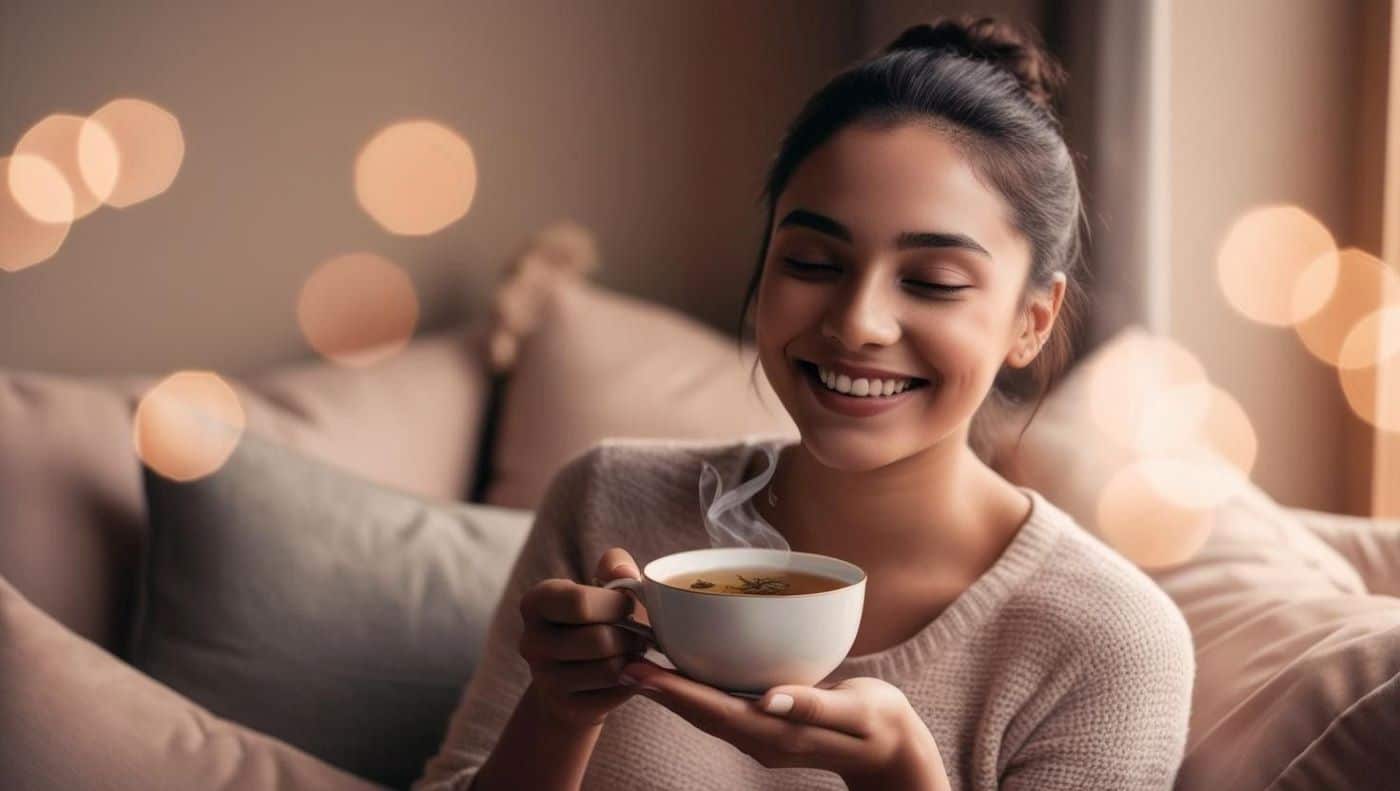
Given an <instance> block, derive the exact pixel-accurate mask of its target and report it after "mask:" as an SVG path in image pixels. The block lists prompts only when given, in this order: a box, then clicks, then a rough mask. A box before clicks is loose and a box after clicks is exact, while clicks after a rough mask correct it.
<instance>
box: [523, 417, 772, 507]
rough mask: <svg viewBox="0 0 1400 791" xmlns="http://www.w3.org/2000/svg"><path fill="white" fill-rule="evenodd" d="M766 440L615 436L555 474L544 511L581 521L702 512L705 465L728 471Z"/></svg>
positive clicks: (544, 503) (573, 458) (576, 456)
mask: <svg viewBox="0 0 1400 791" xmlns="http://www.w3.org/2000/svg"><path fill="white" fill-rule="evenodd" d="M766 436H767V435H749V436H745V437H742V438H737V439H734V438H731V439H674V438H660V439H657V438H640V437H610V438H608V439H604V440H602V441H600V442H597V443H595V444H593V445H591V446H590V447H588V448H586V449H584V450H583V451H581V452H579V453H577V454H575V455H574V456H573V457H571V458H570V459H569V460H568V461H567V462H565V463H564V464H563V465H562V466H561V467H560V468H559V469H558V470H557V471H556V472H555V473H554V476H553V478H552V479H551V481H550V484H549V486H548V488H547V491H546V493H545V496H544V499H543V501H542V503H541V509H542V510H561V509H567V510H568V511H569V512H570V513H571V515H572V516H573V517H574V518H575V519H576V520H577V519H586V518H590V517H604V518H606V519H608V520H612V521H616V520H619V519H621V520H623V521H626V520H627V519H628V518H629V517H631V516H636V515H640V514H646V515H648V516H651V517H655V516H659V515H663V514H666V515H675V514H676V513H677V512H679V511H685V510H687V509H693V508H698V505H697V504H698V492H699V490H698V485H699V474H700V471H701V469H702V468H703V465H704V464H705V463H708V464H712V465H715V466H717V467H723V468H728V467H730V466H731V465H732V463H734V462H736V461H737V460H738V458H739V457H740V456H741V455H742V454H743V453H744V452H745V451H746V450H747V449H748V448H749V447H751V445H752V443H754V442H760V441H763V440H764V439H766Z"/></svg>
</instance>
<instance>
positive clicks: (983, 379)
mask: <svg viewBox="0 0 1400 791" xmlns="http://www.w3.org/2000/svg"><path fill="white" fill-rule="evenodd" d="M915 344H916V347H917V348H918V349H919V352H920V356H921V357H923V359H924V360H925V361H926V362H927V364H928V365H929V366H930V367H931V368H932V369H933V370H934V371H936V372H937V373H938V375H939V376H941V377H943V379H944V383H945V384H946V385H947V386H948V387H947V390H948V391H949V392H948V393H947V395H948V396H949V397H959V396H958V395H957V394H959V393H960V394H962V395H966V396H967V397H968V398H975V399H980V398H981V397H982V396H983V395H984V394H985V391H986V389H987V388H990V387H991V383H992V381H993V380H994V379H995V378H996V374H997V371H998V370H999V369H1000V367H1001V362H1002V356H1001V355H1000V354H999V353H998V350H999V347H998V345H997V344H998V339H997V336H996V334H995V331H994V330H993V328H991V327H990V326H988V325H987V323H986V322H984V321H982V320H981V318H980V317H979V316H978V315H977V314H976V313H975V312H973V311H968V312H966V313H963V314H961V315H955V314H953V313H948V314H945V315H942V316H939V317H937V319H936V320H933V319H931V320H929V321H928V322H926V323H925V324H924V326H922V327H920V329H919V331H918V337H917V338H916V340H915ZM970 391H980V392H970Z"/></svg>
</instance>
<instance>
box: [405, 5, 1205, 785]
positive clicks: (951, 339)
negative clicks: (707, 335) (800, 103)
mask: <svg viewBox="0 0 1400 791" xmlns="http://www.w3.org/2000/svg"><path fill="white" fill-rule="evenodd" d="M1061 78H1062V75H1061V72H1060V71H1059V68H1058V67H1057V66H1056V65H1055V64H1054V62H1053V61H1052V60H1050V58H1049V57H1048V56H1047V55H1046V54H1045V52H1044V51H1043V50H1042V49H1041V48H1040V46H1039V44H1038V43H1037V42H1036V40H1035V38H1034V36H1033V35H1031V34H1029V33H1027V32H1024V31H1020V30H1017V29H1015V28H1012V27H1010V26H1008V25H1005V24H1003V23H999V22H996V21H994V20H991V19H981V20H969V19H963V20H948V21H943V22H940V23H939V24H937V25H919V26H916V27H913V28H910V29H908V30H906V31H905V32H904V33H903V34H902V35H900V36H899V37H898V38H897V39H896V40H895V41H894V42H893V43H891V44H890V45H889V46H888V47H886V48H885V49H884V50H883V51H881V52H879V53H876V54H875V55H873V56H872V57H870V58H868V59H866V60H864V61H862V62H860V63H857V64H855V65H854V66H852V67H850V68H849V69H847V70H845V71H843V72H842V73H840V74H838V75H837V76H836V77H835V78H833V79H832V80H831V82H830V83H828V84H827V85H826V86H825V87H823V88H822V89H821V90H820V91H818V92H817V93H816V94H815V95H814V96H813V97H812V98H811V99H810V100H809V101H808V103H807V104H806V105H805V106H804V107H803V109H802V111H801V113H800V114H799V115H798V117H797V119H796V120H795V121H794V122H793V124H792V126H791V127H790V128H789V130H788V132H787V135H786V137H785V138H784V139H783V141H782V146H781V149H780V151H779V153H778V156H777V157H776V159H775V160H774V163H773V166H772V169H771V170H770V172H769V174H768V179H767V182H766V187H765V191H764V193H763V200H764V202H765V207H766V210H767V226H766V227H767V231H768V232H767V234H766V236H765V238H764V242H763V247H762V250H761V251H760V254H759V257H758V267H757V270H756V271H755V272H754V275H753V278H752V279H751V281H750V283H749V289H748V294H747V296H746V299H745V306H744V314H743V321H741V323H740V339H741V340H743V339H744V333H745V331H746V330H748V329H749V322H750V320H751V322H752V330H753V334H754V339H755V341H756V346H757V348H758V352H759V355H758V364H760V365H762V367H763V370H764V374H765V375H766V376H767V377H768V380H769V382H770V383H771V384H772V386H773V389H774V392H775V393H776V394H777V396H778V398H779V399H780V400H781V401H782V404H783V407H784V408H785V409H786V410H787V412H788V413H789V414H790V415H791V416H792V419H793V422H794V423H795V424H796V425H797V427H798V429H799V431H800V432H801V439H800V441H795V442H794V441H792V440H791V439H790V438H776V439H775V438H755V437H746V438H744V439H743V440H741V441H737V442H712V443H699V444H696V443H694V442H676V443H673V444H667V443H655V442H651V443H643V444H636V443H629V442H627V441H621V442H611V443H606V444H603V445H601V446H598V447H595V448H593V449H592V450H590V451H588V452H587V453H585V454H583V455H582V456H579V457H576V458H575V459H574V460H573V461H572V462H570V463H569V464H568V465H567V466H566V467H565V468H564V469H563V470H561V471H560V472H559V473H558V474H557V475H556V477H555V479H554V481H553V482H552V483H551V486H550V490H549V493H548V494H547V495H546V497H545V501H544V503H543V504H542V505H541V507H540V509H539V513H538V515H537V519H536V522H535V526H534V528H533V530H532V532H531V535H530V537H529V539H528V540H527V542H526V545H525V547H524V549H523V550H522V552H521V556H520V560H519V561H518V562H517V567H516V568H515V570H514V572H513V573H512V575H511V582H510V584H509V585H508V587H507V589H506V592H505V594H504V596H503V599H502V607H501V609H500V610H499V611H498V612H497V617H496V620H495V622H494V623H493V625H492V634H491V636H490V637H489V638H488V641H487V645H486V649H485V656H484V658H483V660H482V663H481V665H480V666H479V668H478V670H477V673H476V674H475V675H474V676H473V678H472V681H471V685H470V686H469V688H468V689H467V691H466V693H465V695H464V697H463V700H462V703H461V705H460V706H459V707H458V709H457V712H456V713H455V714H454V716H453V718H452V722H451V725H450V727H449V730H448V733H447V736H446V738H445V739H444V742H443V746H442V749H441V751H440V752H439V754H438V756H437V757H436V758H434V759H433V760H432V761H431V762H430V763H429V764H428V766H427V767H426V772H425V776H424V777H423V778H422V779H421V780H420V781H419V783H418V784H417V785H416V788H417V789H418V790H419V791H427V790H428V789H462V788H466V787H468V786H470V787H471V788H473V789H476V791H482V790H483V789H494V788H526V787H528V788H561V789H562V788H578V787H580V786H582V787H585V788H621V787H629V788H639V787H646V788H700V787H706V788H709V787H720V788H772V789H779V788H782V789H787V788H795V787H801V788H831V789H838V788H858V789H859V788H909V789H950V788H966V789H1051V790H1052V791H1053V790H1054V789H1065V791H1068V790H1069V789H1074V790H1075V791H1085V790H1086V789H1088V790H1092V789H1121V788H1133V789H1167V788H1170V787H1171V786H1172V782H1173V778H1174V776H1175V773H1176V770H1177V766H1178V764H1179V762H1180V760H1181V756H1182V750H1183V747H1184V745H1185V739H1186V725H1187V716H1188V713H1189V707H1190V700H1191V697H1190V691H1191V681H1192V677H1193V673H1194V660H1193V658H1192V652H1191V642H1190V635H1189V633H1188V632H1187V629H1186V625H1185V622H1184V621H1183V619H1182V617H1181V615H1180V613H1179V612H1178V611H1177V610H1176V608H1175V607H1174V606H1173V605H1172V604H1171V602H1170V601H1169V600H1168V599H1167V598H1166V596H1165V595H1164V594H1163V593H1162V592H1161V591H1160V590H1158V589H1157V588H1156V587H1155V586H1154V585H1153V583H1152V582H1151V581H1150V580H1148V579H1147V577H1145V576H1144V575H1143V574H1142V573H1141V572H1139V571H1138V570H1137V569H1136V568H1134V567H1133V566H1132V565H1131V564H1130V563H1128V562H1127V561H1126V560H1125V559H1124V558H1122V557H1120V556H1118V555H1116V554H1114V553H1113V552H1112V551H1111V550H1109V549H1108V548H1107V547H1105V546H1104V545H1103V544H1101V543H1099V542H1097V541H1096V540H1094V539H1093V538H1091V537H1090V536H1089V535H1088V534H1087V533H1085V532H1084V531H1083V530H1082V529H1081V528H1080V527H1079V526H1078V525H1077V524H1076V523H1075V522H1074V521H1073V519H1072V518H1070V517H1069V516H1068V515H1067V514H1066V513H1065V512H1063V511H1062V510H1060V509H1059V508H1058V507H1056V506H1055V505H1054V504H1052V503H1050V502H1049V501H1047V500H1046V499H1045V498H1044V497H1043V496H1041V495H1040V494H1039V493H1038V492H1036V491H1034V490H1032V489H1029V488H1026V487H1019V486H1014V485H1012V484H1011V483H1009V482H1008V481H1006V480H1005V479H1003V478H1001V477H1000V476H999V475H998V474H997V473H996V472H995V471H994V470H993V469H992V468H991V467H990V466H989V465H988V463H987V462H988V457H989V455H990V453H989V451H990V447H991V439H992V437H993V434H994V432H995V429H996V421H997V419H998V418H999V415H997V414H996V413H997V410H998V409H999V408H1000V407H1002V406H1003V405H1006V404H1019V403H1022V402H1024V401H1027V400H1029V399H1030V398H1032V397H1037V396H1042V397H1043V394H1044V392H1045V390H1046V388H1047V387H1048V385H1049V384H1050V381H1051V379H1052V378H1053V377H1054V376H1055V375H1056V374H1057V373H1058V372H1059V370H1060V369H1061V368H1062V367H1063V365H1064V364H1065V362H1066V360H1067V359H1068V357H1069V354H1070V346H1069V338H1070V336H1071V326H1070V325H1071V324H1072V321H1073V319H1074V318H1075V306H1076V305H1077V304H1078V302H1079V299H1080V295H1081V292H1080V290H1079V286H1078V284H1077V269H1078V266H1079V258H1080V230H1079V228H1080V223H1081V222H1082V215H1083V209H1082V205H1081V201H1080V193H1079V186H1078V181H1077V179H1076V175H1075V170H1074V165H1073V160H1072V158H1071V156H1070V153H1069V151H1068V149H1067V147H1066V145H1065V142H1064V140H1063V138H1062V137H1061V135H1060V132H1059V125H1058V122H1057V121H1056V119H1055V115H1054V112H1053V109H1052V104H1051V96H1052V93H1053V91H1054V90H1055V88H1056V87H1057V86H1058V84H1059V82H1060V80H1061ZM750 308H752V312H750ZM774 456H776V458H777V462H776V466H775V467H773V468H772V469H771V470H763V469H762V467H761V465H762V464H763V459H765V458H771V457H774ZM711 467H713V469H715V470H717V471H719V473H720V475H721V477H722V478H723V483H724V484H727V485H728V486H727V487H726V488H730V489H731V491H732V489H733V488H734V487H738V486H741V485H743V484H745V483H748V484H749V486H748V489H749V490H751V491H752V494H750V495H749V496H750V497H754V499H753V501H752V502H753V504H754V505H755V506H756V509H755V512H754V513H755V514H756V516H757V517H758V518H759V519H760V520H762V521H763V522H766V523H767V524H768V526H770V527H771V528H772V529H773V530H775V531H777V532H778V533H779V534H781V536H782V538H783V539H784V540H785V541H786V542H787V544H788V546H789V548H790V549H792V550H794V551H799V552H808V553H814V554H816V555H824V556H829V557H833V558H838V559H840V560H843V561H846V562H849V563H853V564H855V565H856V566H859V567H860V568H861V569H862V570H863V571H864V572H865V573H866V575H867V578H866V581H865V584H866V589H865V594H864V610H863V613H862V615H861V620H860V624H859V628H858V631H857V634H856V636H855V638H854V642H853V644H852V646H851V648H850V652H849V654H848V655H847V656H846V658H845V659H844V660H843V661H842V662H841V664H840V666H839V667H838V668H837V669H836V670H835V671H833V672H832V673H831V674H830V675H829V676H828V677H827V678H826V679H824V680H823V681H821V682H820V683H818V684H817V685H816V686H804V685H800V684H783V685H779V686H776V687H772V688H770V689H768V690H767V691H766V692H765V693H764V694H763V696H762V697H761V699H759V700H757V701H747V700H743V699H741V698H738V697H735V696H733V695H730V694H727V693H725V692H724V691H721V690H719V689H716V688H714V687H711V686H709V685H706V684H702V683H700V682H698V681H697V680H695V679H694V678H690V677H687V676H686V675H684V674H681V673H678V672H672V671H671V670H668V669H667V668H665V667H663V666H661V665H658V664H655V663H652V662H650V661H645V660H644V659H643V658H642V656H641V654H642V651H643V649H645V648H646V645H644V644H641V643H639V642H637V636H636V635H635V634H633V633H631V632H628V631H623V630H622V629H621V628H619V627H617V626H615V625H614V624H615V623H616V622H617V621H619V620H620V619H622V618H624V617H625V616H627V615H629V614H631V612H632V610H633V607H634V605H633V603H632V602H631V600H630V599H628V598H627V597H626V596H625V595H624V594H622V593H620V592H618V591H616V590H611V589H606V588H604V587H600V585H602V584H604V583H607V582H610V581H612V580H614V579H617V578H620V577H631V578H634V579H635V578H640V576H641V573H640V568H642V566H643V565H645V564H646V563H648V562H650V561H652V560H654V559H656V558H660V557H664V556H666V555H669V554H672V553H675V552H679V551H683V550H687V549H695V548H697V547H705V546H708V545H709V536H708V535H707V533H706V531H705V529H704V524H705V523H704V514H703V513H702V512H701V509H700V508H699V507H697V503H696V502H695V500H694V497H695V491H696V475H697V473H698V472H700V471H703V470H707V469H709V468H711ZM760 472H762V474H765V475H768V476H769V478H768V482H767V492H766V495H765V496H763V497H756V496H755V495H757V494H758V492H760V491H762V489H761V488H760V487H762V486H763V485H764V484H763V482H762V481H759V482H757V483H751V482H752V481H754V477H755V475H756V474H758V473H760ZM702 492H703V488H702ZM633 552H635V553H636V555H635V557H634V555H633V554H632V553H633ZM590 583H591V584H590ZM637 620H639V621H642V622H643V623H648V624H649V620H648V617H647V615H646V614H645V613H638V615H637ZM657 633H658V634H661V633H662V632H661V631H658V632H657ZM692 636H693V635H692ZM702 636H703V635H702ZM663 639H664V635H663ZM726 645H730V643H726ZM639 693H640V695H641V697H640V698H639V697H638V694H639ZM721 741H722V742H726V743H727V744H721V743H720V742H721ZM542 755H547V756H549V760H547V761H541V760H539V756H542ZM778 770H782V771H778Z"/></svg>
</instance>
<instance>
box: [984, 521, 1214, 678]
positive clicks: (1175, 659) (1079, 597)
mask: <svg viewBox="0 0 1400 791" xmlns="http://www.w3.org/2000/svg"><path fill="white" fill-rule="evenodd" d="M1043 502H1045V501H1043ZM1047 511H1048V512H1049V513H1047V514H1043V515H1042V516H1043V517H1045V518H1050V519H1053V520H1055V521H1057V522H1058V523H1059V525H1060V526H1061V527H1062V529H1061V530H1060V540H1058V541H1057V542H1056V544H1055V546H1054V548H1053V549H1052V550H1051V552H1050V554H1049V556H1048V557H1047V558H1046V562H1045V563H1044V565H1042V566H1041V568H1040V569H1039V571H1038V573H1037V574H1036V575H1035V576H1034V577H1033V578H1031V579H1030V580H1029V581H1028V583H1027V585H1026V587H1025V589H1024V590H1022V591H1021V592H1020V595H1018V596H1017V597H1016V598H1015V599H1014V600H1013V602H1012V603H1011V606H1012V607H1013V608H1015V609H1016V610H1017V611H1018V614H1019V615H1021V616H1024V617H1025V618H1027V619H1029V620H1031V621H1033V622H1036V623H1039V624H1041V626H1042V629H1043V633H1044V634H1045V635H1046V636H1047V638H1048V639H1050V640H1051V641H1053V642H1054V643H1056V644H1058V646H1059V649H1060V653H1062V654H1071V655H1074V656H1076V657H1077V659H1078V660H1079V662H1080V663H1082V664H1083V665H1084V666H1085V667H1086V669H1087V668H1092V669H1094V670H1096V671H1110V672H1112V673H1113V674H1115V676H1117V677H1122V676H1123V675H1124V674H1128V675H1133V674H1150V675H1159V674H1161V673H1163V672H1164V671H1165V672H1167V673H1168V674H1169V675H1179V676H1184V677H1185V678H1187V679H1188V680H1189V678H1190V677H1191V676H1193V675H1194V652H1193V649H1192V643H1191V632H1190V629H1189V628H1188V627H1187V624H1186V619H1185V618H1184V617H1183V616H1182V614H1181V611H1180V610H1179V609H1178V608H1177V606H1176V604H1174V603H1173V602H1172V600H1171V599H1170V598H1169V597H1168V596H1167V595H1166V593H1164V592H1163V591H1162V590H1161V588H1159V587H1158V586H1157V584H1156V583H1154V582H1153V581H1152V580H1151V578H1149V577H1148V576H1147V575H1146V574H1144V573H1143V572H1142V571H1141V570H1139V569H1138V568H1137V567H1136V566H1135V565H1133V564H1132V563H1131V562H1130V561H1128V560H1127V559H1126V558H1124V557H1123V556H1122V555H1120V554H1119V553H1117V552H1115V551H1114V550H1113V549H1111V548H1109V547H1108V546H1107V545H1105V544H1103V543H1102V542H1101V541H1099V540H1098V539H1097V538H1095V537H1094V536H1092V535H1091V534H1090V533H1089V532H1088V531H1086V530H1085V529H1084V528H1083V527H1081V526H1079V525H1078V523H1076V522H1075V521H1074V519H1073V517H1071V516H1069V515H1068V514H1066V513H1064V512H1063V511H1060V510H1059V509H1058V508H1055V507H1054V506H1053V505H1052V506H1050V507H1049V508H1048V509H1047Z"/></svg>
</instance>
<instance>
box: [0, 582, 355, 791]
mask: <svg viewBox="0 0 1400 791" xmlns="http://www.w3.org/2000/svg"><path fill="white" fill-rule="evenodd" d="M0 734H4V736H3V738H0V788H5V789H7V790H9V791H47V789H55V788H72V789H79V788H103V789H112V791H147V789H153V788H171V789H174V788H199V789H209V790H210V791H216V790H217V789H237V790H238V791H242V789H249V788H258V789H268V791H309V790H310V789H326V790H327V791H329V790H331V789H337V790H340V791H359V790H360V789H363V790H364V791H369V789H372V788H375V787H376V786H374V785H372V784H370V783H369V782H366V781H364V780H362V779H359V778H357V777H354V776H353V775H350V774H348V773H346V772H343V771H341V770H339V769H336V768H335V767H333V766H330V765H329V764H327V763H325V762H323V761H321V760H319V759H317V758H314V757H312V756H310V755H308V754H306V753H304V752H302V751H301V750H298V749H296V748H295V747H292V746H290V745H288V744H286V743H284V742H281V741H278V740H277V739H274V738H271V737H269V736H265V735H263V734H260V733H257V732H256V731H253V730H250V729H248V728H244V727H242V726H240V725H238V724H236V723H232V722H229V721H228V720H225V719H223V718H221V717H218V716H216V715H214V714H211V713H210V712H209V711H208V710H207V709H205V708H203V707H202V706H199V705H198V704H196V703H194V702H192V701H190V700H189V699H187V698H185V697H183V696H181V695H180V694H178V693H176V692H174V691H172V690H171V689H170V688H169V687H166V686H164V685H162V684H159V683H157V682H155V681H153V680H151V679H150V678H147V677H146V676H143V675H142V674H141V673H139V672H137V671H136V670H134V669H132V668H131V666H129V665H127V664H126V663H124V662H122V661H121V660H119V659H117V658H116V657H114V656H112V655H111V654H109V653H107V652H106V651H104V650H102V649H101V648H99V647H98V646H96V645H94V644H93V643H92V642H91V641H89V640H85V639H83V638H82V637H79V636H78V635H76V634H74V633H73V632H72V631H70V630H68V629H67V628H65V627H64V626H63V625H61V624H59V623H58V622H57V621H55V620H54V619H53V618H51V617H49V616H48V615H47V614H46V613H44V612H42V611H41V610H39V608H37V607H35V606H34V605H33V604H31V603H30V602H29V601H28V600H27V599H26V598H25V597H24V596H23V594H21V593H20V592H19V591H18V590H17V589H16V588H15V587H14V586H13V585H11V584H10V583H9V582H8V581H7V580H5V579H4V577H3V576H0Z"/></svg>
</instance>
